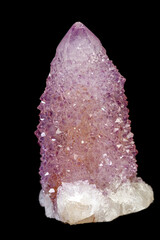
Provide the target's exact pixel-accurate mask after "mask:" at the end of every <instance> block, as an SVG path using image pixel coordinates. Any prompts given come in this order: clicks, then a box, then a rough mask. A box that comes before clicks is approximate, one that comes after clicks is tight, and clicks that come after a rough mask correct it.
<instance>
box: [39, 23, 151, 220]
mask: <svg viewBox="0 0 160 240" xmlns="http://www.w3.org/2000/svg"><path fill="white" fill-rule="evenodd" d="M124 83H125V79H124V77H123V76H122V75H121V74H120V73H119V72H118V70H117V68H116V67H115V66H114V65H113V63H112V61H110V60H109V58H108V56H107V55H106V51H105V49H104V48H103V46H102V45H101V42H100V41H99V39H98V38H97V37H96V36H95V35H94V34H93V33H92V32H91V31H90V30H89V29H88V28H86V27H85V26H84V25H83V24H82V23H80V22H77V23H75V24H74V25H73V26H72V27H71V28H70V30H69V31H68V32H67V34H66V35H65V37H64V38H63V39H62V41H61V42H60V44H59V46H58V47H57V51H56V55H55V58H54V59H53V61H52V63H51V70H50V73H49V76H48V78H47V82H46V88H45V91H44V93H43V94H42V96H41V103H40V105H39V107H38V108H39V110H40V123H39V125H38V128H37V131H36V135H37V137H38V141H39V144H40V146H41V167H40V176H41V184H42V190H41V192H40V203H41V205H42V206H44V207H45V211H46V216H47V217H51V218H56V219H57V220H60V221H63V222H68V223H70V224H77V223H85V222H96V221H111V220H113V219H114V218H116V217H118V216H120V215H124V214H128V213H131V212H136V211H139V210H142V209H144V208H146V207H148V206H149V204H150V203H151V202H152V201H153V192H152V189H151V187H150V186H149V185H147V184H146V183H144V182H143V181H142V179H141V178H138V177H137V164H136V154H137V150H136V147H135V144H134V139H133V133H132V132H131V127H130V120H129V119H128V118H129V115H128V112H129V111H128V109H127V101H126V96H125V93H124Z"/></svg>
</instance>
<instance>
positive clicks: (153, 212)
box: [9, 1, 160, 239]
mask: <svg viewBox="0 0 160 240" xmlns="http://www.w3.org/2000/svg"><path fill="white" fill-rule="evenodd" d="M120 2H121V1H120ZM86 4H87V2H85V3H82V2H74V3H71V4H69V3H68V2H67V3H66V4H65V5H64V3H63V2H61V3H59V4H58V3H56V4H55V3H54V2H52V4H51V3H48V4H47V3H44V2H43V1H40V2H38V3H37V4H36V3H31V4H28V3H19V4H17V6H16V7H17V9H16V11H15V12H14V11H13V13H12V14H13V15H12V16H13V17H12V19H11V21H10V23H9V25H10V32H9V34H10V37H11V39H12V40H13V42H12V44H13V48H12V50H13V55H12V56H14V59H16V62H15V63H16V66H18V67H17V69H16V70H18V71H17V75H16V76H17V78H19V77H20V80H19V81H18V82H17V83H18V84H17V86H16V87H17V88H18V89H20V91H19V92H20V93H19V94H20V98H19V99H20V100H19V101H18V102H17V109H18V111H19V109H21V108H20V106H22V105H23V114H24V118H23V119H24V120H22V121H21V123H20V125H19V128H20V131H21V134H22V135H21V137H20V138H19V143H20V146H21V145H22V149H23V150H22V151H23V153H22V155H21V161H20V163H19V162H18V163H19V169H18V172H19V174H20V175H19V176H20V178H21V179H22V180H21V181H20V183H19V185H18V186H19V187H18V190H17V191H18V196H20V198H21V201H19V200H17V202H18V206H17V205H16V206H17V207H16V213H15V214H16V217H17V219H18V224H17V227H14V232H15V233H18V232H19V229H20V228H21V227H22V229H24V231H23V232H24V233H25V235H28V236H31V237H33V236H34V237H36V236H38V235H40V236H44V237H45V238H46V239H49V238H50V239H52V238H55V237H61V236H62V235H64V236H65V237H71V236H72V235H73V236H74V237H83V238H85V237H89V238H92V237H94V236H98V237H99V238H102V237H104V238H108V236H109V237H111V236H112V237H115V236H118V237H120V238H130V237H132V236H133V237H134V236H135V237H138V236H140V234H142V235H141V236H142V237H144V236H149V234H150V236H152V237H153V238H154V236H156V233H157V232H158V225H159V223H158V222H159V213H160V211H159V210H160V207H159V203H160V193H159V189H158V182H159V175H158V161H159V155H158V149H159V145H158V144H159V139H158V131H159V129H158V128H159V123H158V122H159V120H158V119H159V115H158V110H159V108H158V106H157V102H158V91H157V90H158V87H159V85H158V81H159V79H158V78H159V76H158V75H157V74H156V70H155V69H156V68H157V67H158V62H157V54H158V53H157V51H158V49H157V46H158V44H157V43H158V21H159V17H158V13H157V6H156V5H155V4H154V2H152V4H150V3H149V1H147V2H146V1H144V3H142V2H141V4H140V3H135V1H134V2H131V1H128V3H123V4H122V3H119V4H118V2H114V1H113V2H112V3H110V2H109V1H104V3H101V2H96V1H92V2H91V3H90V4H87V5H86ZM14 8H15V6H14ZM11 11H12V9H11ZM76 21H81V22H82V23H83V24H85V25H86V26H87V27H88V28H89V29H90V30H91V31H92V32H93V33H94V34H95V35H96V36H97V37H98V38H99V39H100V40H101V42H102V44H103V46H104V47H105V48H106V50H107V54H108V56H109V58H110V59H111V60H113V63H114V64H115V65H116V66H117V68H118V69H119V71H120V73H121V74H122V75H123V76H124V77H125V78H126V79H127V81H126V83H125V91H126V95H127V98H128V102H129V103H128V107H129V109H130V119H131V121H132V125H131V126H132V132H133V133H134V140H135V143H136V146H137V149H138V152H139V153H138V155H137V161H138V165H139V167H138V176H141V177H142V179H143V180H144V181H145V182H146V183H148V184H150V185H151V186H152V187H153V190H154V194H155V201H154V203H153V204H152V205H151V206H150V207H149V208H148V209H146V210H144V211H141V212H138V213H135V214H130V215H126V216H122V217H119V218H117V219H115V220H114V221H112V222H109V223H94V224H93V223H92V224H83V225H76V226H69V225H67V224H63V223H61V222H58V221H56V220H54V219H49V218H46V217H45V214H44V208H42V207H40V205H39V202H38V195H39V191H40V189H41V187H40V183H39V180H40V178H39V175H38V170H39V165H40V155H39V151H40V149H39V146H38V144H37V139H36V137H35V136H34V131H35V130H36V126H37V124H38V120H39V118H38V114H39V111H38V110H37V106H38V104H39V97H40V96H41V94H42V93H43V91H44V88H45V81H46V78H47V76H48V73H49V70H50V62H51V61H52V59H53V57H54V55H55V50H56V47H57V45H58V44H59V42H60V41H61V39H62V38H63V36H64V35H65V33H66V32H67V31H68V30H69V28H70V27H71V26H72V24H73V23H74V22H76ZM15 56H16V57H15ZM21 104H22V105H21ZM26 120H27V121H26ZM24 122H25V123H24ZM24 124H25V125H24ZM21 139H22V140H21ZM15 197H16V196H15ZM146 233H147V235H146Z"/></svg>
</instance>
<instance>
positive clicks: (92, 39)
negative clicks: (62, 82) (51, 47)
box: [56, 22, 104, 61]
mask: <svg viewBox="0 0 160 240" xmlns="http://www.w3.org/2000/svg"><path fill="white" fill-rule="evenodd" d="M103 50H104V49H103V47H102V44H101V42H100V40H99V39H98V38H97V37H96V36H95V35H94V34H93V33H92V32H91V31H90V30H89V29H88V28H87V27H86V26H85V25H84V24H83V23H81V22H75V23H74V24H73V25H72V26H71V28H70V29H69V31H68V32H67V33H66V35H65V36H64V38H63V39H62V41H61V42H60V44H59V45H58V47H57V50H56V54H57V55H58V56H59V57H61V58H63V59H67V60H78V61H80V60H81V61H83V60H85V59H87V58H88V56H89V55H92V54H93V55H95V54H98V53H99V52H100V51H103Z"/></svg>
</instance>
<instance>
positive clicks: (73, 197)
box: [39, 178, 153, 224]
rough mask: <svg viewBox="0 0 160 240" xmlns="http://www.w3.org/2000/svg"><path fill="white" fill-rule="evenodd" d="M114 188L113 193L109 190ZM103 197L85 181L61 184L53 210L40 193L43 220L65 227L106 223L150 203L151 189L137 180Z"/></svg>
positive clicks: (141, 208) (151, 197) (51, 205)
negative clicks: (45, 218) (55, 221)
mask: <svg viewBox="0 0 160 240" xmlns="http://www.w3.org/2000/svg"><path fill="white" fill-rule="evenodd" d="M113 189H116V190H113ZM107 192H108V194H107V195H103V194H102V192H101V191H100V190H98V189H97V188H96V186H95V185H94V184H92V185H91V184H89V183H88V181H77V182H74V183H62V186H60V187H59V188H58V193H57V210H56V212H55V211H54V210H53V204H52V201H51V199H50V197H49V195H46V194H44V192H43V191H42V190H41V192H40V196H39V201H40V204H41V205H42V206H43V207H45V214H46V216H47V217H50V218H55V219H57V220H60V221H62V222H65V223H69V224H80V223H88V222H108V221H112V220H113V219H115V218H117V217H119V216H121V215H125V214H129V213H133V212H138V211H140V210H143V209H145V208H147V207H148V206H149V205H150V204H151V203H152V202H153V191H152V188H151V187H150V186H149V185H148V184H146V183H145V182H144V181H143V180H142V179H141V178H138V179H136V181H134V182H130V181H127V182H126V183H123V184H121V185H119V186H118V188H117V182H116V188H114V186H113V187H112V190H107Z"/></svg>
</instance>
